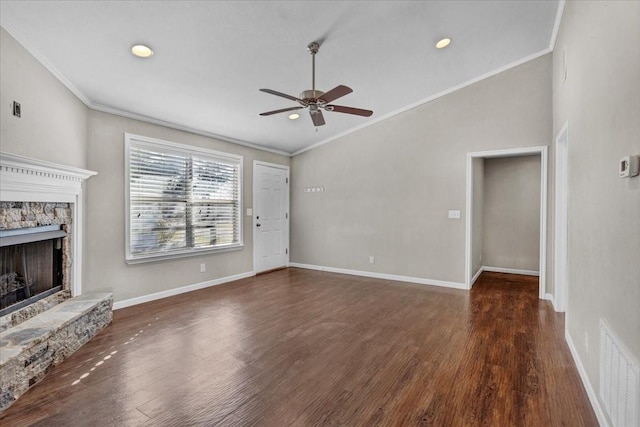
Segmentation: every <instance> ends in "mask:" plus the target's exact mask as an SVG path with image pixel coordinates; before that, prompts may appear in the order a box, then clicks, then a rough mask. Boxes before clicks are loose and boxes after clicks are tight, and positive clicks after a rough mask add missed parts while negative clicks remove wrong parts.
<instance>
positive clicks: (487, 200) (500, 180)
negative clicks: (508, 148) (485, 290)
mask: <svg viewBox="0 0 640 427" xmlns="http://www.w3.org/2000/svg"><path fill="white" fill-rule="evenodd" d="M483 199H484V215H483V243H482V258H483V265H485V266H489V267H501V268H513V269H518V270H531V271H538V270H539V268H540V156H520V157H505V158H491V159H485V162H484V198H483ZM475 212H476V211H475V210H474V214H475Z"/></svg>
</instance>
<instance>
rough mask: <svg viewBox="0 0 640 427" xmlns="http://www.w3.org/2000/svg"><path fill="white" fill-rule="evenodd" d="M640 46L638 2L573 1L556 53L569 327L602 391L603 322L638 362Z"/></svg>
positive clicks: (555, 103) (555, 110)
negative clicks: (564, 158)
mask: <svg viewBox="0 0 640 427" xmlns="http://www.w3.org/2000/svg"><path fill="white" fill-rule="evenodd" d="M639 41H640V2H637V1H635V2H600V1H598V2H595V1H594V2H573V1H569V2H567V3H566V5H565V10H564V15H563V18H562V23H561V26H560V32H559V36H558V39H557V43H556V46H555V50H554V53H553V92H554V95H553V129H554V135H557V133H558V132H559V131H560V129H561V127H562V126H563V124H564V123H565V121H568V123H569V206H568V208H569V282H570V286H569V304H568V314H567V318H566V322H567V329H568V333H569V336H570V339H571V340H572V341H573V343H574V344H575V346H576V349H577V352H578V355H579V357H580V359H581V360H582V363H583V364H584V367H585V369H586V371H587V374H588V376H589V380H590V382H591V384H592V385H593V387H594V389H595V390H596V393H597V390H598V389H599V374H598V363H599V351H598V348H597V342H598V334H599V329H598V328H599V326H598V323H599V319H600V318H603V319H605V320H606V321H607V322H608V323H609V325H610V326H611V327H612V329H613V330H614V331H615V332H616V333H617V335H618V336H619V337H620V339H621V340H622V341H623V342H624V344H625V346H626V347H627V348H628V349H629V351H630V352H631V353H632V355H633V356H634V357H635V359H636V361H638V360H640V332H639V331H640V309H639V307H640V238H639V236H640V177H636V178H631V179H620V178H618V174H617V170H618V161H619V160H620V158H621V157H623V156H625V155H629V154H635V155H638V154H640V138H639V137H638V136H639V135H640V120H639V118H640V80H639V79H638V76H639V75H640V48H639V47H638V42H639ZM565 49H566V58H567V79H566V81H564V78H563V74H564V73H563V69H564V64H563V62H564V61H563V57H564V54H563V52H564V51H565ZM585 334H587V335H588V336H589V339H590V345H589V347H590V349H589V351H587V348H586V345H585V339H584V337H585Z"/></svg>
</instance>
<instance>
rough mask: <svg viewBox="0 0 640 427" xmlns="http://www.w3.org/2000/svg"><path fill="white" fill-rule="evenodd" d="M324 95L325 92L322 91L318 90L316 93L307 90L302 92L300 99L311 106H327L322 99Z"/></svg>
mask: <svg viewBox="0 0 640 427" xmlns="http://www.w3.org/2000/svg"><path fill="white" fill-rule="evenodd" d="M322 95H324V92H323V91H321V90H316V91H315V93H314V91H313V90H305V91H302V92H300V99H302V100H303V101H305V102H307V103H311V104H325V102H324V100H323V99H320V98H321V97H322Z"/></svg>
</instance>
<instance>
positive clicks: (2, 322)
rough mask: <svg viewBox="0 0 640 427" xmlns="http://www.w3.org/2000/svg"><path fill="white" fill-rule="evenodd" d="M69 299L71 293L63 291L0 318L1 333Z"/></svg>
mask: <svg viewBox="0 0 640 427" xmlns="http://www.w3.org/2000/svg"><path fill="white" fill-rule="evenodd" d="M69 297H71V292H69V291H67V290H62V291H60V292H56V293H55V294H53V295H49V296H48V297H45V298H42V299H41V300H38V301H36V302H34V303H32V304H29V305H28V306H26V307H22V308H21V309H19V310H16V311H12V312H11V313H9V314H6V315H4V316H2V317H0V333H1V332H4V331H6V330H7V329H9V328H13V327H14V326H18V325H19V324H20V323H22V322H24V321H26V320H29V319H31V318H32V317H35V316H37V315H38V314H40V313H43V312H45V311H47V310H49V309H50V308H53V307H55V306H56V305H58V304H60V303H61V302H63V301H64V300H66V299H67V298H69Z"/></svg>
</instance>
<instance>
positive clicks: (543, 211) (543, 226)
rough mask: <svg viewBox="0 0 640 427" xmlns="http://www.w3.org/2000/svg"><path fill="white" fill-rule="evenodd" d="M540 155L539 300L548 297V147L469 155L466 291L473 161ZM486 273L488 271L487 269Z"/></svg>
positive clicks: (470, 266)
mask: <svg viewBox="0 0 640 427" xmlns="http://www.w3.org/2000/svg"><path fill="white" fill-rule="evenodd" d="M532 154H538V155H540V275H539V277H540V280H539V285H538V289H539V298H540V299H544V297H545V295H546V280H547V174H548V172H547V169H548V166H547V157H548V147H547V146H546V145H541V146H536V147H524V148H508V149H503V150H491V151H477V152H472V153H467V195H466V209H467V216H466V232H465V274H464V277H465V285H466V289H471V286H472V284H473V282H472V276H471V269H472V268H473V267H472V265H471V247H472V233H471V228H472V224H473V159H474V158H478V157H482V158H500V157H516V156H525V155H532ZM485 271H488V270H487V268H486V267H485Z"/></svg>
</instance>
